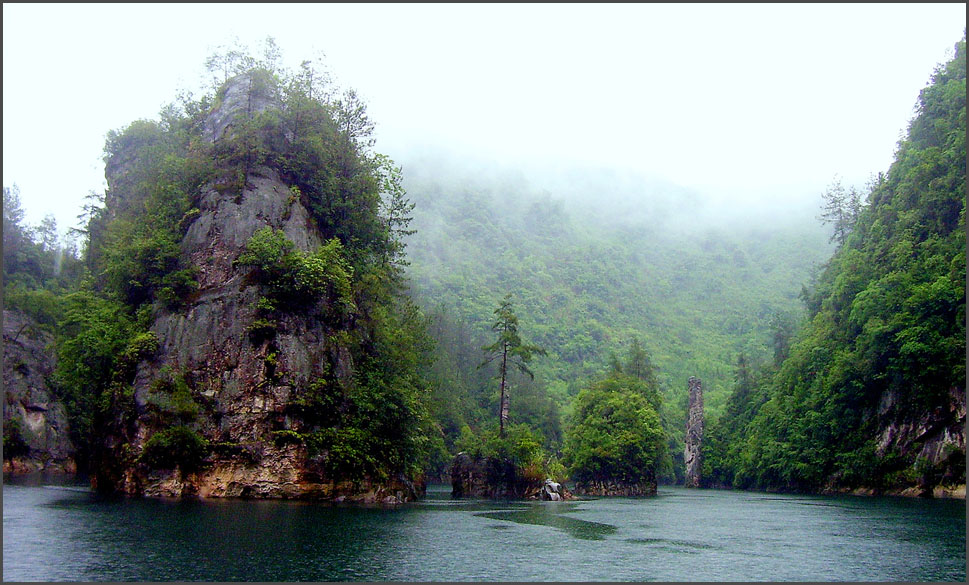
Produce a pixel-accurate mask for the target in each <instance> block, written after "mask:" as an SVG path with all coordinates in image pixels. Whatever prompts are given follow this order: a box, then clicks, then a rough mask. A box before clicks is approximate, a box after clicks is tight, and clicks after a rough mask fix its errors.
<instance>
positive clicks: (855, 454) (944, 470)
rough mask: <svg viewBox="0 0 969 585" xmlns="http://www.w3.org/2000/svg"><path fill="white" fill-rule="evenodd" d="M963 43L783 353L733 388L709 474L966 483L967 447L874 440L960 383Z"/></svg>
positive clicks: (713, 437) (725, 478)
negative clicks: (934, 450)
mask: <svg viewBox="0 0 969 585" xmlns="http://www.w3.org/2000/svg"><path fill="white" fill-rule="evenodd" d="M965 80H966V55H965V39H963V40H962V41H961V42H959V43H958V44H957V45H956V51H955V56H954V58H953V59H952V60H951V61H949V62H948V63H946V64H945V65H942V66H940V67H939V68H938V69H937V70H936V71H935V73H934V74H933V75H932V80H931V84H930V85H928V86H927V87H926V88H925V89H923V90H922V91H921V93H920V94H919V99H918V111H917V115H916V116H915V118H914V119H913V120H912V122H911V124H910V126H909V129H908V135H907V137H906V138H904V139H903V140H902V141H900V143H899V145H898V150H897V152H896V156H895V161H894V163H893V164H892V165H891V167H890V168H889V170H888V172H887V173H886V174H883V175H880V176H879V177H878V178H877V179H876V180H875V181H874V182H873V183H872V185H871V186H870V192H869V193H868V194H867V201H866V203H865V205H864V206H863V207H862V208H861V209H860V210H859V211H858V213H857V214H856V217H855V218H854V219H853V220H852V221H850V222H848V223H845V221H844V219H845V218H846V217H848V218H850V215H842V216H841V220H840V223H838V222H836V223H835V226H834V227H835V235H836V237H837V239H838V240H839V244H840V247H839V249H838V251H837V253H836V254H835V255H834V256H833V257H832V258H831V260H830V261H829V262H828V263H827V265H825V267H824V270H823V271H822V273H821V274H820V276H819V277H818V279H817V282H816V283H815V284H814V286H813V288H812V289H811V290H806V291H805V302H806V304H807V308H808V311H809V317H810V318H809V321H808V322H807V323H806V324H805V326H804V327H803V328H802V329H801V330H800V331H799V332H798V333H797V335H796V337H795V338H794V339H793V342H792V343H791V345H790V348H789V350H785V355H782V356H779V357H783V358H784V359H779V360H777V363H776V364H775V365H774V366H771V367H770V368H766V369H765V370H763V371H761V372H758V373H751V372H750V371H749V370H748V368H747V367H746V364H741V367H740V368H738V374H737V384H736V387H735V389H734V391H733V394H732V396H731V398H730V400H729V401H728V405H727V408H726V410H725V412H724V415H723V416H722V417H721V418H720V420H719V421H718V422H717V423H716V425H714V426H713V427H712V428H710V432H709V433H708V441H707V443H706V444H705V445H704V455H705V461H706V465H707V469H706V470H705V471H706V473H707V477H708V478H710V480H711V481H712V482H713V483H722V484H727V485H737V486H741V487H762V488H768V487H769V488H787V489H818V488H820V487H824V486H828V485H834V486H846V487H855V486H867V487H874V488H880V487H895V486H906V485H912V484H916V483H924V484H928V485H934V484H936V483H938V482H939V481H946V482H951V483H964V482H965V452H964V451H958V450H956V451H953V452H951V453H949V454H948V457H947V458H944V460H943V461H940V462H937V464H936V465H931V464H928V463H927V462H925V461H919V460H916V458H915V454H916V453H917V448H918V444H917V443H916V444H915V445H913V446H912V447H914V448H913V449H909V450H908V452H900V451H897V450H895V449H894V448H891V447H890V445H889V447H886V445H885V444H882V445H879V444H878V441H877V440H876V438H877V437H878V436H879V435H880V434H881V433H882V432H883V430H884V429H885V428H886V427H888V426H889V425H893V424H895V425H898V424H903V423H906V422H917V421H919V420H921V419H922V418H923V417H925V416H928V415H931V414H932V413H943V412H947V411H948V408H949V406H948V405H949V400H950V394H952V393H953V392H959V391H964V389H965V384H966V377H965V349H966V347H965V336H966V330H965V322H966V313H965V302H966V288H965V282H966V272H965V269H966V255H965V244H966V240H965V188H966V187H965V176H966V148H965V134H966V110H965V99H966V85H965V83H966V81H965Z"/></svg>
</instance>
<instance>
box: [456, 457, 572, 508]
mask: <svg viewBox="0 0 969 585" xmlns="http://www.w3.org/2000/svg"><path fill="white" fill-rule="evenodd" d="M550 482H551V480H542V479H541V478H538V477H527V476H525V475H523V474H522V473H521V470H519V469H518V468H517V467H516V466H515V465H514V464H513V463H512V462H510V461H501V460H498V459H490V458H485V457H477V458H475V457H471V456H470V455H468V454H467V453H464V452H461V453H458V454H457V455H456V456H455V457H454V461H453V462H452V463H451V496H452V497H455V498H487V499H493V500H537V499H549V500H551V499H554V498H553V497H552V496H551V495H550V494H551V493H553V492H552V488H551V487H549V483H550ZM551 483H552V484H553V485H558V486H559V489H558V492H556V495H558V496H559V498H560V499H562V500H567V499H571V497H572V495H571V494H570V493H569V492H568V490H566V489H565V488H564V487H563V486H561V485H560V484H555V483H554V482H551ZM546 492H548V494H546Z"/></svg>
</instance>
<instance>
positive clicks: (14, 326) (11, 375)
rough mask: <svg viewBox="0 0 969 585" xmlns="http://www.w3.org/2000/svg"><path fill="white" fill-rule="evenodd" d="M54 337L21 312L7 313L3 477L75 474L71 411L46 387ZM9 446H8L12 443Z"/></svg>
mask: <svg viewBox="0 0 969 585" xmlns="http://www.w3.org/2000/svg"><path fill="white" fill-rule="evenodd" d="M51 342H52V338H51V336H50V335H48V334H46V333H44V332H43V331H41V330H40V328H39V327H38V325H37V323H35V322H34V321H33V320H32V319H31V318H30V317H28V316H26V315H24V314H23V313H21V312H20V311H17V310H8V309H4V311H3V394H4V401H3V429H4V439H5V441H4V459H3V470H4V471H5V472H14V473H22V472H30V471H39V470H46V471H59V472H68V473H73V472H74V471H75V469H76V468H75V462H74V454H75V449H74V445H73V443H72V442H71V439H70V435H69V429H68V422H67V412H66V411H65V409H64V405H63V404H62V403H61V402H59V401H58V400H57V399H56V397H55V396H54V394H53V393H52V392H51V389H50V387H49V386H48V379H49V378H50V376H51V374H52V373H53V371H54V366H55V365H56V363H57V362H56V359H55V356H54V351H53V348H52V347H51ZM8 441H9V443H8Z"/></svg>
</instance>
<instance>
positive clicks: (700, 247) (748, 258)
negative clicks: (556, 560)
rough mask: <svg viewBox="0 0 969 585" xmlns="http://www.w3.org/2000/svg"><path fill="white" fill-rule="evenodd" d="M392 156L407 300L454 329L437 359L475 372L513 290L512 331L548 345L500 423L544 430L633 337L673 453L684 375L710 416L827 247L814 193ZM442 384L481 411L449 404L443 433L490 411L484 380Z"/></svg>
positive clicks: (767, 352) (776, 327) (782, 325)
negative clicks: (656, 392) (710, 191)
mask: <svg viewBox="0 0 969 585" xmlns="http://www.w3.org/2000/svg"><path fill="white" fill-rule="evenodd" d="M398 156H399V158H400V162H401V164H402V165H403V167H404V177H405V187H406V188H407V192H408V196H409V197H410V198H411V200H412V201H413V202H414V203H415V209H414V211H413V217H414V220H413V222H412V224H411V227H412V228H414V229H415V230H416V233H415V234H413V235H412V236H411V237H410V238H409V239H408V240H407V245H408V247H407V253H408V259H409V260H410V266H409V267H408V275H409V276H410V278H411V284H412V288H413V295H414V297H415V298H416V299H417V300H418V302H419V303H421V304H423V305H424V306H425V309H426V310H427V311H428V312H429V313H430V314H431V315H432V317H434V318H436V319H438V320H439V321H442V320H443V321H444V322H446V324H445V325H442V327H444V328H445V329H447V328H450V329H455V330H460V331H461V332H463V333H462V335H448V334H444V332H440V331H439V332H437V336H438V339H439V340H440V341H441V343H439V348H438V352H439V354H441V356H440V358H439V359H443V360H444V361H445V362H447V361H452V362H453V363H454V364H455V365H458V364H460V363H461V359H457V361H454V360H455V359H456V358H455V355H465V354H466V357H465V358H464V359H463V361H464V362H467V363H463V365H464V366H465V367H463V368H458V369H459V370H462V371H468V369H469V368H468V366H470V368H471V370H472V371H473V368H474V367H475V366H476V365H477V364H474V363H472V362H473V361H474V359H476V356H475V351H477V357H478V358H480V356H481V352H480V347H481V346H482V345H484V344H486V343H487V342H488V339H489V335H490V334H491V332H490V326H491V322H492V311H493V310H494V309H495V307H496V306H497V304H498V302H499V301H500V299H501V298H502V297H503V296H504V295H505V294H506V293H512V298H513V299H514V302H515V306H516V308H517V311H518V314H519V317H520V319H521V330H522V332H523V335H524V336H525V337H527V338H528V339H530V340H531V341H533V342H535V343H538V344H540V345H542V346H543V347H545V348H546V350H548V356H547V357H546V358H543V359H539V360H536V361H535V363H534V367H533V370H534V371H535V372H536V374H537V377H536V381H535V382H534V383H532V382H531V381H529V380H527V379H522V380H519V382H518V383H519V384H520V385H521V386H522V387H523V388H522V389H521V393H523V394H524V396H517V397H516V396H515V394H514V391H513V398H512V405H513V406H512V418H515V417H516V412H517V416H518V417H520V420H524V421H529V422H533V423H538V424H539V426H543V428H544V429H545V431H546V435H547V437H546V438H549V437H548V435H549V434H552V435H554V434H555V432H554V430H552V429H553V427H555V426H556V423H555V421H550V420H546V421H544V422H542V421H540V420H539V419H542V418H543V417H554V416H556V415H555V411H556V410H561V411H564V412H565V413H566V414H567V411H568V403H569V398H570V397H571V396H573V395H574V394H575V393H577V392H578V390H579V389H580V388H581V387H582V386H583V385H584V384H586V383H588V381H589V380H590V379H592V378H593V377H595V376H596V375H599V374H601V373H602V372H603V371H604V370H605V369H606V368H607V366H608V364H609V360H610V357H611V356H612V355H613V354H615V355H624V354H625V353H626V352H627V350H628V349H629V347H630V344H631V343H632V342H633V340H634V339H639V340H640V341H641V342H642V344H643V346H644V347H645V349H646V350H647V351H648V353H649V355H650V357H651V360H652V362H653V365H654V366H655V367H656V369H657V374H658V378H659V381H660V383H661V384H662V386H663V388H664V392H665V395H666V400H665V404H666V413H665V417H664V418H666V419H667V421H666V422H667V429H668V431H670V432H671V434H673V435H674V437H676V439H677V442H674V443H672V444H671V446H673V447H674V453H676V452H678V451H680V450H682V446H681V443H679V442H678V441H679V437H680V435H682V428H681V427H682V426H683V424H684V421H685V412H686V396H687V392H686V390H687V386H686V381H687V379H688V378H689V376H699V377H700V378H701V379H702V380H703V382H704V390H705V400H706V407H707V412H708V413H709V415H710V416H711V417H716V416H718V415H719V413H720V412H721V410H722V408H723V404H724V401H725V399H726V396H727V393H728V392H727V391H728V389H729V388H731V387H732V385H733V376H734V370H735V365H736V362H737V359H738V357H739V356H740V355H741V354H744V355H745V356H746V358H747V359H748V360H750V361H752V362H759V361H765V360H767V359H769V358H770V357H771V356H772V353H773V346H772V344H773V342H774V338H775V333H777V332H780V333H784V332H788V333H789V332H790V331H793V328H794V325H795V323H796V322H797V321H798V320H799V318H800V315H801V312H802V303H801V301H800V300H799V294H800V292H801V290H802V286H803V285H805V284H807V283H808V282H809V281H810V279H811V278H812V273H813V272H812V271H813V270H815V268H816V267H817V265H819V264H820V263H822V262H823V261H824V260H825V259H826V258H827V257H828V256H829V255H830V253H831V250H832V247H831V245H830V244H829V243H828V234H827V230H826V229H824V228H823V227H822V226H821V224H820V223H819V222H818V221H817V219H816V216H817V213H818V204H819V201H820V194H818V199H817V200H814V201H812V200H810V199H808V198H802V199H801V200H800V201H799V202H797V203H793V204H792V203H786V204H779V205H778V204H775V205H770V204H769V203H767V202H761V203H759V204H758V203H754V202H750V203H737V202H727V201H723V200H717V199H716V198H714V197H711V196H709V195H705V194H703V193H699V192H697V191H694V190H690V189H686V188H683V187H680V186H677V185H674V184H672V183H669V182H665V181H661V180H657V179H651V178H647V177H642V176H638V175H635V174H633V173H628V172H623V171H615V170H610V169H603V168H595V167H588V168H580V167H574V166H573V167H568V168H563V167H554V166H551V165H544V166H542V165H531V166H529V165H527V164H523V165H521V166H510V165H502V164H500V163H497V162H494V161H487V160H482V159H470V160H469V159H467V158H464V157H462V158H460V159H459V158H457V157H455V156H453V155H449V154H448V153H445V152H443V151H440V150H438V151H435V150H432V149H425V150H423V151H421V153H420V154H419V155H417V156H408V155H407V154H406V153H401V154H400V155H398ZM784 199H785V197H784V194H778V197H777V198H776V199H775V201H782V200H784ZM442 334H443V335H442ZM442 337H443V338H442ZM459 345H460V347H459ZM448 354H451V355H448ZM447 385H448V386H449V388H450V391H449V393H450V395H452V396H453V395H455V394H461V395H472V396H477V397H478V399H477V402H476V404H477V407H478V408H477V410H476V409H475V408H473V407H471V405H468V406H469V408H467V409H465V412H466V414H465V415H464V416H461V414H460V413H455V414H454V416H455V417H457V418H459V419H461V420H459V421H456V422H455V425H454V426H455V427H459V426H460V423H462V422H463V423H469V424H471V426H476V423H478V422H480V421H479V420H478V418H479V417H485V419H487V418H489V417H490V415H489V414H488V413H489V411H490V410H492V409H493V408H495V407H496V403H494V404H493V402H494V397H493V396H492V394H493V388H492V387H493V386H494V384H493V383H491V382H490V381H489V380H488V378H487V376H482V375H480V374H472V375H469V376H465V379H463V380H461V381H456V380H453V379H451V380H449V381H448V382H447ZM442 392H443V391H442ZM546 397H547V400H546ZM516 400H517V403H516ZM471 402H475V400H471ZM523 402H524V404H523ZM547 402H552V403H554V404H555V405H556V406H557V407H558V408H557V409H556V408H550V407H549V405H548V404H547ZM523 410H524V412H523ZM543 413H544V414H543ZM445 429H447V425H445ZM676 445H679V447H676Z"/></svg>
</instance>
